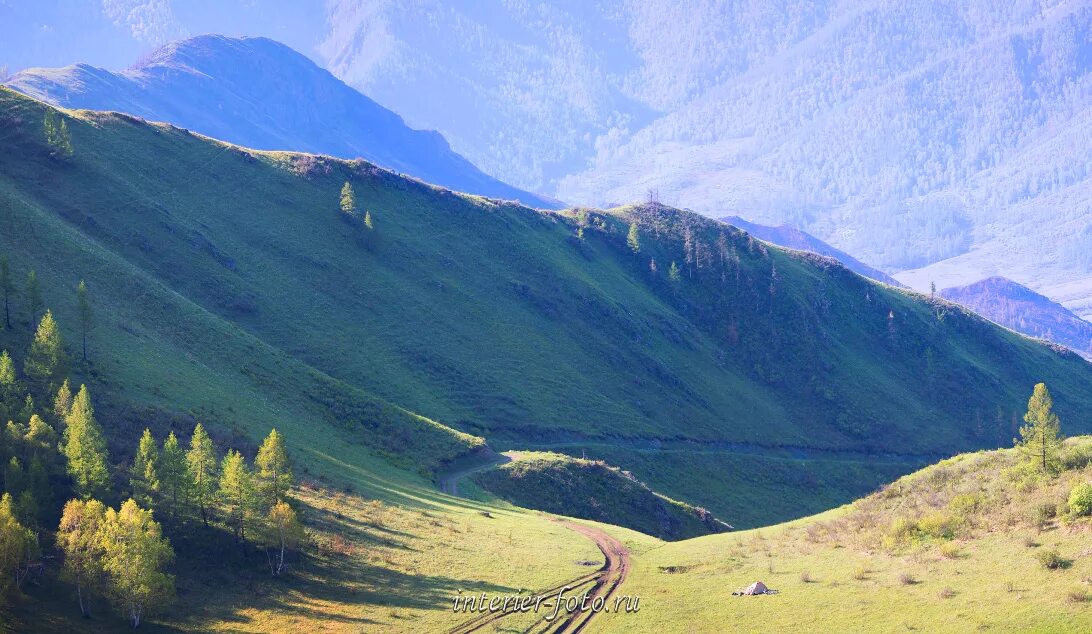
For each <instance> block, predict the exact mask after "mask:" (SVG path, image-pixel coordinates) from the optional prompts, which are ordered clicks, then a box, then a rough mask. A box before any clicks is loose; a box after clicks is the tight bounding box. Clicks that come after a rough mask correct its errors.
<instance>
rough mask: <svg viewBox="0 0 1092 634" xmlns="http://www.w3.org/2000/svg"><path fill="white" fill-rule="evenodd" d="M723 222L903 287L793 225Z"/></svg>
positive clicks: (737, 219)
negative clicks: (775, 225)
mask: <svg viewBox="0 0 1092 634" xmlns="http://www.w3.org/2000/svg"><path fill="white" fill-rule="evenodd" d="M720 220H721V222H726V223H728V224H730V225H732V226H734V227H739V228H740V229H743V230H744V231H746V232H747V233H749V234H751V235H753V236H755V237H756V238H759V239H760V240H765V241H766V242H772V243H774V244H776V245H778V246H782V247H787V248H789V249H796V250H798V251H811V252H812V253H818V254H819V255H825V256H827V257H832V258H834V259H835V260H838V261H839V262H841V263H842V264H844V265H846V268H848V269H849V270H851V271H853V272H854V273H860V274H861V275H863V276H865V277H869V278H872V279H874V280H876V281H877V282H883V283H884V284H890V285H892V286H902V285H901V284H899V283H898V281H897V280H895V278H893V277H891V276H890V275H888V274H886V273H884V272H883V271H878V270H876V269H874V268H872V267H871V266H868V265H867V264H865V263H864V262H861V261H860V260H858V259H857V258H855V257H853V256H852V255H850V254H848V253H846V252H844V251H840V250H838V249H835V248H834V247H832V246H830V245H829V244H827V243H826V242H823V241H822V240H820V239H819V238H816V237H815V236H813V235H811V234H809V233H806V232H804V231H801V230H800V229H797V228H796V227H793V226H791V225H780V226H777V227H771V226H768V225H760V224H757V223H754V222H748V221H746V220H744V219H743V218H740V217H739V216H725V217H724V218H721V219H720Z"/></svg>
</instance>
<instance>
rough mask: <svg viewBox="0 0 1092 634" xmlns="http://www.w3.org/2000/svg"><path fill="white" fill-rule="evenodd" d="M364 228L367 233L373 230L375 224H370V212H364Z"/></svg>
mask: <svg viewBox="0 0 1092 634" xmlns="http://www.w3.org/2000/svg"><path fill="white" fill-rule="evenodd" d="M364 226H365V227H367V228H368V230H369V231H371V230H374V229H375V223H373V222H372V212H371V210H365V211H364Z"/></svg>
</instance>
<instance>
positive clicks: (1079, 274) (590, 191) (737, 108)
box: [319, 0, 1092, 317]
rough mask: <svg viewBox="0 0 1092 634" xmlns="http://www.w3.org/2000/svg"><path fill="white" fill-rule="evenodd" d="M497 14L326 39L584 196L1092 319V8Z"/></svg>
mask: <svg viewBox="0 0 1092 634" xmlns="http://www.w3.org/2000/svg"><path fill="white" fill-rule="evenodd" d="M487 5H488V8H482V7H479V6H477V5H475V6H474V7H467V6H465V4H464V3H451V2H444V1H443V0H437V1H435V2H423V3H418V4H415V5H414V6H413V7H409V8H407V7H404V6H401V5H397V4H395V3H390V4H387V5H382V4H377V5H374V6H373V7H371V8H369V10H367V11H362V10H359V9H358V8H357V6H356V5H355V4H354V3H351V2H335V3H331V4H330V5H329V10H330V14H331V16H330V17H331V20H330V23H331V24H333V25H336V27H335V28H331V29H330V30H329V32H328V34H327V37H326V39H325V41H324V42H323V45H322V46H321V47H320V49H319V51H320V54H321V55H322V57H323V58H324V60H325V62H326V64H327V65H328V66H329V68H331V70H333V71H334V72H335V74H338V75H339V76H341V77H344V78H345V79H346V81H349V82H350V83H352V84H353V85H355V86H358V87H361V88H362V89H366V90H367V91H368V94H373V95H381V100H382V101H383V103H386V104H390V105H391V106H392V107H394V108H395V109H397V110H398V111H399V112H402V113H403V114H405V115H406V116H408V117H411V118H412V119H413V120H414V121H421V122H423V124H427V125H430V126H435V127H437V128H438V129H441V130H443V132H444V133H445V135H447V137H448V138H449V139H451V140H452V143H453V145H455V146H456V147H458V148H459V149H460V151H462V152H464V153H465V154H466V155H467V156H468V157H470V158H471V159H472V160H475V161H476V162H478V164H480V165H483V166H486V167H487V168H488V169H489V170H490V171H491V173H495V174H497V175H498V176H499V177H500V178H503V179H505V180H507V181H509V182H513V183H517V184H520V185H521V186H525V187H532V186H533V187H536V188H538V189H542V190H543V191H548V192H549V193H551V194H553V195H556V196H557V197H559V198H561V199H563V200H566V201H570V202H572V203H573V204H587V205H600V204H610V203H611V201H627V200H639V199H642V198H643V197H644V194H645V192H646V191H647V190H649V189H655V190H658V191H659V192H660V194H661V199H662V200H664V201H668V202H670V203H671V204H673V205H676V206H679V207H687V208H691V209H694V210H696V211H699V212H701V213H705V214H707V215H710V216H713V217H720V216H724V215H730V214H741V215H745V216H746V217H748V218H749V219H752V220H754V221H756V222H760V223H764V224H769V225H780V224H786V223H787V224H791V225H793V226H796V227H799V228H801V229H802V230H804V231H807V232H808V233H811V234H812V235H814V236H816V237H818V238H819V239H821V240H823V241H825V242H827V243H829V244H831V245H833V246H834V247H836V248H838V249H841V250H843V251H846V252H848V253H852V254H854V255H855V256H856V257H859V258H860V259H862V260H863V261H865V262H868V263H869V264H871V265H872V266H875V267H877V268H879V269H882V270H883V271H885V272H887V273H889V274H891V275H892V276H894V277H896V278H897V279H899V280H900V281H901V282H902V283H904V284H907V285H909V286H912V287H914V288H917V289H918V290H927V289H928V288H929V287H930V282H935V283H936V284H937V286H938V287H947V286H958V285H964V284H969V283H972V282H976V281H978V280H981V279H983V278H986V277H990V276H994V275H1001V276H1004V277H1007V278H1009V279H1013V280H1017V281H1018V282H1020V283H1023V284H1026V285H1028V286H1029V287H1031V288H1032V289H1033V290H1035V291H1036V292H1039V293H1042V294H1045V295H1047V296H1048V297H1052V298H1055V299H1056V300H1057V301H1059V302H1061V303H1062V304H1063V305H1065V306H1066V307H1067V308H1069V309H1071V310H1073V311H1074V312H1075V313H1077V314H1078V315H1080V316H1082V317H1089V316H1092V256H1089V254H1090V253H1092V216H1090V214H1089V211H1088V200H1089V199H1090V198H1092V178H1090V175H1092V152H1089V148H1092V52H1090V51H1092V49H1090V47H1089V43H1088V37H1087V34H1088V33H1089V32H1090V31H1092V5H1090V4H1089V3H1088V2H1085V1H1074V2H1053V1H1046V0H1029V1H1027V2H1020V3H1017V4H1015V5H1013V6H1007V7H1005V9H1004V10H998V9H997V3H996V2H991V1H989V0H966V1H963V2H959V3H951V2H945V1H942V0H919V1H915V2H913V3H912V4H911V5H910V6H908V5H907V3H905V2H897V1H895V0H862V1H860V2H835V1H833V0H824V1H820V2H813V1H810V0H808V1H804V0H785V1H782V2H778V3H777V9H776V10H771V11H764V10H762V9H761V8H759V6H758V5H756V4H755V3H750V2H742V3H728V2H705V3H697V4H695V3H685V4H680V3H678V2H671V1H670V0H639V1H630V0H608V1H604V2H596V3H561V2H553V3H549V2H547V3H540V4H539V5H536V9H535V10H530V9H528V8H527V7H526V5H525V4H524V3H487ZM364 42H366V43H367V46H364V45H362V43H364ZM680 42H686V43H688V44H687V45H686V46H680V45H679V43H680ZM422 95H443V96H444V97H445V98H444V99H442V100H438V99H427V98H426V99H422V98H421V96H422ZM497 122H501V124H500V125H498V123H497ZM501 144H503V145H501ZM497 147H504V148H505V150H506V151H505V152H504V153H498V152H497V151H496V149H497ZM1044 249H1049V251H1050V253H1051V257H1049V258H1045V257H1043V256H1042V254H1043V250H1044Z"/></svg>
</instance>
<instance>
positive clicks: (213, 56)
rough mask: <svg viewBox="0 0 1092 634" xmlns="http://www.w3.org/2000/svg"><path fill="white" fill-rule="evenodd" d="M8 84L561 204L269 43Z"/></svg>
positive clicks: (194, 45) (161, 53) (207, 43)
mask: <svg viewBox="0 0 1092 634" xmlns="http://www.w3.org/2000/svg"><path fill="white" fill-rule="evenodd" d="M7 85H8V86H9V87H11V88H14V89H15V90H18V91H20V92H22V93H24V94H27V95H30V96H32V97H35V98H37V99H41V100H43V101H46V102H49V103H52V104H55V105H60V106H64V107H67V108H86V109H91V110H114V111H118V112H125V113H129V114H133V115H136V116H139V117H143V118H145V119H149V120H155V121H167V122H170V123H172V124H174V125H177V126H181V127H185V128H188V129H191V130H194V131H196V132H200V133H202V134H205V135H208V136H212V137H215V138H218V139H223V140H226V141H230V142H232V143H237V144H239V145H244V146H246V147H252V148H257V149H266V150H294V151H301V152H311V153H316V154H329V155H332V156H336V157H341V158H349V159H352V158H358V157H359V158H364V159H367V160H369V161H371V162H374V163H377V164H379V165H382V166H384V167H388V168H390V169H393V170H396V171H398V172H402V173H405V174H408V175H411V176H415V177H417V178H420V179H422V180H425V181H428V182H430V183H434V184H437V185H443V186H445V187H449V188H451V189H456V190H459V191H465V192H469V193H474V194H480V195H484V196H489V197H492V198H502V199H517V200H520V201H521V202H523V203H524V204H526V205H530V206H533V207H547V208H558V207H560V206H561V205H560V203H558V202H557V201H554V200H552V199H549V198H546V197H543V196H540V195H537V194H532V193H529V192H526V191H523V190H520V189H517V188H515V187H512V186H510V185H507V184H505V183H503V182H501V181H499V180H497V179H495V178H493V177H491V176H489V175H487V174H485V173H483V172H482V171H481V170H479V169H478V168H477V167H475V166H474V165H473V164H472V163H470V161H468V160H466V159H465V158H463V157H462V156H461V155H459V154H457V153H456V152H454V151H453V150H452V149H451V147H450V146H449V145H448V143H447V141H446V140H445V139H444V137H443V136H442V135H441V134H440V133H438V132H435V131H432V130H414V129H411V128H410V127H408V126H407V125H406V123H405V122H404V121H403V120H402V118H401V117H400V116H398V115H397V114H395V113H394V112H391V111H390V110H388V109H386V108H384V107H383V106H380V105H379V104H378V103H376V102H375V101H373V100H371V99H369V98H368V97H366V96H364V95H363V94H361V93H360V92H358V91H356V90H355V89H353V88H350V87H349V86H347V85H346V84H345V83H343V82H342V81H341V80H339V79H337V78H336V77H334V76H333V75H331V74H330V73H329V72H327V71H326V70H323V69H322V68H319V67H318V66H317V65H315V63H314V62H312V61H311V60H310V59H308V58H307V57H305V56H304V55H301V54H300V53H298V52H296V51H294V50H292V49H291V48H289V47H287V46H285V45H283V44H280V43H278V42H275V41H273V40H270V39H266V38H230V37H224V36H220V35H204V36H200V37H194V38H191V39H187V40H183V41H180V42H174V43H171V44H168V45H166V46H164V47H162V48H160V49H159V50H157V51H156V52H154V53H153V54H151V55H150V56H149V57H148V58H147V59H145V60H143V61H141V62H140V63H139V64H137V65H136V66H134V67H133V68H130V69H128V70H125V71H122V72H111V71H108V70H105V69H102V68H95V67H92V66H88V65H86V64H77V65H75V66H67V67H65V68H32V69H28V70H24V71H22V72H20V73H17V74H16V75H14V76H13V77H12V78H11V79H10V80H9V81H8V82H7Z"/></svg>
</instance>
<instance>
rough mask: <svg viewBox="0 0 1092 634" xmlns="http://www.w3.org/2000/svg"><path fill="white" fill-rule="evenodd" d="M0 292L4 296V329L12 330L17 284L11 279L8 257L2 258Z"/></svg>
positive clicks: (0, 258) (0, 262)
mask: <svg viewBox="0 0 1092 634" xmlns="http://www.w3.org/2000/svg"><path fill="white" fill-rule="evenodd" d="M0 292H3V294H4V327H5V328H7V329H10V328H11V299H12V298H13V297H15V283H14V282H13V281H12V279H11V265H10V264H9V263H8V256H6V255H5V256H3V257H0Z"/></svg>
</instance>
